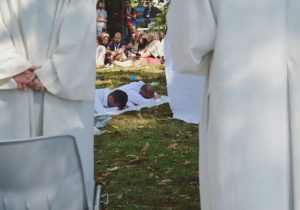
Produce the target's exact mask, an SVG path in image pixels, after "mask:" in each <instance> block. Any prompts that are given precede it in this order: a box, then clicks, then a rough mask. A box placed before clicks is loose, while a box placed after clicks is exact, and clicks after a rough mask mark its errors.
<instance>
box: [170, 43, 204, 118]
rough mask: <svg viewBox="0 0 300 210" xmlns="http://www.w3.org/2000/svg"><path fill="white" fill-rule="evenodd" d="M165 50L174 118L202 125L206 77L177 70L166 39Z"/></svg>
mask: <svg viewBox="0 0 300 210" xmlns="http://www.w3.org/2000/svg"><path fill="white" fill-rule="evenodd" d="M164 50H165V57H166V70H165V73H166V79H167V89H168V96H169V98H170V107H171V110H172V112H173V118H175V119H179V120H183V121H185V122H188V123H200V119H201V116H200V114H201V110H202V95H203V90H204V77H203V76H201V75H197V74H190V75H188V74H182V73H180V72H179V71H178V70H177V67H176V66H175V64H174V62H173V58H172V57H171V53H170V46H169V41H168V39H167V38H165V42H164ZM195 87H197V88H195Z"/></svg>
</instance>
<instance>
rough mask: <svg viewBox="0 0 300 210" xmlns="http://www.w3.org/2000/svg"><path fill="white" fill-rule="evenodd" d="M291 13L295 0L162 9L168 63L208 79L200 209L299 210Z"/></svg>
mask: <svg viewBox="0 0 300 210" xmlns="http://www.w3.org/2000/svg"><path fill="white" fill-rule="evenodd" d="M299 8H300V1H298V0H289V1H287V0H243V1H241V0H237V1H231V0H211V1H210V0H190V1H182V0H173V1H172V3H171V7H170V9H169V13H168V17H167V20H168V34H167V36H168V38H169V39H170V40H171V47H172V56H173V58H174V62H175V64H176V65H177V66H178V69H179V70H181V71H183V72H186V73H189V72H195V71H199V72H200V73H202V74H203V75H206V78H207V83H206V92H205V98H206V100H205V101H204V103H205V104H204V109H205V112H204V113H205V114H204V115H203V117H204V120H202V121H203V123H202V124H201V128H200V136H201V137H200V190H201V206H202V207H201V209H202V210H300V142H299V141H300V129H299V126H300V112H299V110H297V109H299V107H300V93H299V91H300V83H299V81H300V72H299V67H300V58H299V56H300V38H299V37H300V30H299V29H300V13H299ZM178 14H184V15H182V16H180V17H178ZM178 26H184V30H182V28H181V27H178ZM182 37H184V39H182Z"/></svg>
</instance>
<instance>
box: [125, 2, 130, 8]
mask: <svg viewBox="0 0 300 210" xmlns="http://www.w3.org/2000/svg"><path fill="white" fill-rule="evenodd" d="M125 7H126V8H130V7H131V3H130V1H129V0H125Z"/></svg>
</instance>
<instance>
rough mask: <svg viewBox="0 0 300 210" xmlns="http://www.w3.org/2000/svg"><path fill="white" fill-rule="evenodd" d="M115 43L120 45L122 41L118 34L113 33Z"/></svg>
mask: <svg viewBox="0 0 300 210" xmlns="http://www.w3.org/2000/svg"><path fill="white" fill-rule="evenodd" d="M114 40H115V42H117V43H120V42H121V41H122V34H121V33H120V32H117V33H115V37H114Z"/></svg>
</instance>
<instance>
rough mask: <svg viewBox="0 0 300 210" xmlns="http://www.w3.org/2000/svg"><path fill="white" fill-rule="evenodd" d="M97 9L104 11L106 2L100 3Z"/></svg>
mask: <svg viewBox="0 0 300 210" xmlns="http://www.w3.org/2000/svg"><path fill="white" fill-rule="evenodd" d="M97 9H104V2H103V1H98V4H97Z"/></svg>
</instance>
